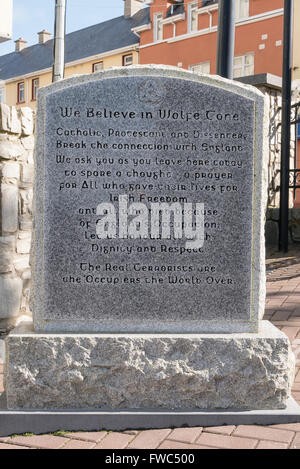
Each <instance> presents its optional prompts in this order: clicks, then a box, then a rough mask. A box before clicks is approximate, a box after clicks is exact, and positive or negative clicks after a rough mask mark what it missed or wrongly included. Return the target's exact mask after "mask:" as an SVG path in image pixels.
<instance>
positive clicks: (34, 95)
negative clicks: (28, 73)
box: [31, 78, 40, 101]
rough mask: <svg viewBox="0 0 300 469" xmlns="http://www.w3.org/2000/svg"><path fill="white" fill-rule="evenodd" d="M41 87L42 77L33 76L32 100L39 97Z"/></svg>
mask: <svg viewBox="0 0 300 469" xmlns="http://www.w3.org/2000/svg"><path fill="white" fill-rule="evenodd" d="M39 87H40V79H39V78H33V79H32V83H31V94H32V96H31V100H32V101H36V98H37V91H38V89H39Z"/></svg>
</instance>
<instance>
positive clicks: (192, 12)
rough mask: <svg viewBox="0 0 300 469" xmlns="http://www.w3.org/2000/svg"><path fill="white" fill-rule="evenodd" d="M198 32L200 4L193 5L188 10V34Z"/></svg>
mask: <svg viewBox="0 0 300 469" xmlns="http://www.w3.org/2000/svg"><path fill="white" fill-rule="evenodd" d="M193 31H198V2H196V3H191V4H190V5H189V8H188V32H189V33H191V32H193Z"/></svg>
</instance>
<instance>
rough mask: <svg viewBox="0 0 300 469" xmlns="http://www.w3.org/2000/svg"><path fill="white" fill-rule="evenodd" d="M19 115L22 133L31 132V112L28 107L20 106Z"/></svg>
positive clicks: (29, 133)
mask: <svg viewBox="0 0 300 469" xmlns="http://www.w3.org/2000/svg"><path fill="white" fill-rule="evenodd" d="M19 117H20V119H21V126H22V134H23V135H32V134H33V112H32V109H30V108H29V107H22V108H20V109H19Z"/></svg>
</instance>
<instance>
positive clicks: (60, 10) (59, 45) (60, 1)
mask: <svg viewBox="0 0 300 469" xmlns="http://www.w3.org/2000/svg"><path fill="white" fill-rule="evenodd" d="M65 33H66V0H55V26H54V50H53V54H54V61H53V70H52V82H53V83H54V82H56V81H60V80H62V79H63V78H64V76H65Z"/></svg>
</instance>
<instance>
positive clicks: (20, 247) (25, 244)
mask: <svg viewBox="0 0 300 469" xmlns="http://www.w3.org/2000/svg"><path fill="white" fill-rule="evenodd" d="M30 248H31V239H18V241H17V253H18V254H29V253H30Z"/></svg>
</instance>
